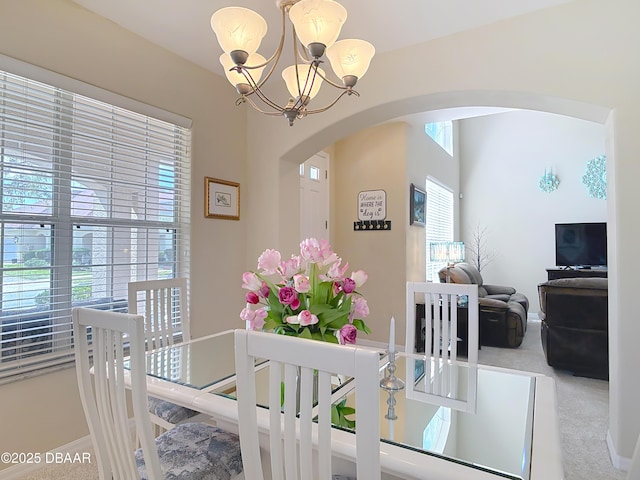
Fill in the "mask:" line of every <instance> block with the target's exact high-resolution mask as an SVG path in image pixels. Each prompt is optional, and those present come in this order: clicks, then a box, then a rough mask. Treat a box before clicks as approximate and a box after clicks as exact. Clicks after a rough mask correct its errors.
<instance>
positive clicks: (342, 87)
mask: <svg viewBox="0 0 640 480" xmlns="http://www.w3.org/2000/svg"><path fill="white" fill-rule="evenodd" d="M318 75H319V76H320V78H322V80H324V81H325V82H327V83H328V84H329V85H332V86H334V87H336V88H338V89H340V90H351V88H350V87H345V86H344V85H340V84H339V83H336V82H334V81H333V80H331V79H330V78H327V77H326V76H325V75H322V74H321V73H320V72H318ZM357 96H360V95H357Z"/></svg>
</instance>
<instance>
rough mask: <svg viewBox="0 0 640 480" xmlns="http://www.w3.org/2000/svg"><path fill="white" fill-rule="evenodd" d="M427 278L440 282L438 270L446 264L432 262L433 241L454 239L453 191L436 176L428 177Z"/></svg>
mask: <svg viewBox="0 0 640 480" xmlns="http://www.w3.org/2000/svg"><path fill="white" fill-rule="evenodd" d="M426 192H427V222H426V228H425V230H426V237H427V241H426V245H427V269H426V274H427V280H431V281H434V282H438V281H439V279H438V271H439V270H440V269H441V268H442V267H444V266H445V264H444V263H442V262H432V261H431V260H430V258H429V244H430V243H431V242H450V241H453V191H452V190H451V189H449V188H447V187H445V186H444V185H442V184H440V183H439V182H438V181H437V180H435V179H434V178H431V177H429V178H427V183H426Z"/></svg>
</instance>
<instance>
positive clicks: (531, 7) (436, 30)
mask: <svg viewBox="0 0 640 480" xmlns="http://www.w3.org/2000/svg"><path fill="white" fill-rule="evenodd" d="M73 1H74V2H75V3H77V4H78V5H81V6H83V7H85V8H87V9H88V10H91V11H93V12H95V13H97V14H98V15H101V16H103V17H105V18H108V19H109V20H111V21H113V22H114V23H116V24H118V25H120V26H122V27H124V28H125V29H127V30H130V31H132V32H134V33H136V34H138V35H140V36H141V37H143V38H145V39H147V40H149V41H151V42H153V43H155V44H157V45H160V46H161V47H164V48H166V49H167V50H170V51H171V52H173V53H175V54H177V55H180V56H181V57H184V58H185V59H187V60H190V61H191V62H193V63H196V64H198V65H201V66H202V67H204V68H206V69H208V70H211V71H212V72H214V73H217V74H219V75H223V70H222V66H221V65H220V64H219V62H218V57H219V56H220V54H221V53H222V49H221V48H220V46H219V45H218V43H217V41H216V38H215V34H214V33H213V31H212V30H211V27H210V23H209V21H210V18H211V15H212V14H213V12H215V11H216V10H218V9H220V8H222V7H227V6H231V5H238V6H243V7H247V8H250V9H252V10H255V11H256V12H258V13H259V14H260V15H262V16H263V17H264V18H265V20H266V21H267V23H268V25H269V28H270V29H269V31H268V32H267V35H266V36H265V38H264V40H263V41H262V46H261V47H260V49H259V51H260V53H262V54H263V55H264V56H265V57H266V58H269V56H270V55H271V53H273V51H274V50H275V48H276V45H277V43H278V40H279V37H280V28H281V27H280V11H279V9H278V8H277V7H276V2H275V0H268V1H265V0H73ZM570 1H572V0H396V1H383V0H340V3H341V4H342V5H344V7H345V8H346V9H347V11H348V15H349V16H348V18H347V21H346V22H345V24H344V26H343V28H342V33H341V34H340V37H339V38H361V39H363V40H367V41H369V42H371V43H372V44H373V45H374V46H375V48H376V52H378V53H381V52H387V51H392V50H396V49H399V48H403V47H406V46H409V45H415V44H418V43H422V42H425V41H427V40H431V39H434V38H437V37H442V36H445V35H449V34H452V33H456V32H460V31H464V30H469V29H472V28H476V27H479V26H482V25H487V24H490V23H493V22H496V21H499V20H503V19H506V18H510V17H514V16H517V15H522V14H525V13H529V12H532V11H535V10H540V9H544V8H548V7H552V6H556V5H560V4H563V3H568V2H570ZM374 61H375V57H374Z"/></svg>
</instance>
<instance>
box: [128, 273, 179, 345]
mask: <svg viewBox="0 0 640 480" xmlns="http://www.w3.org/2000/svg"><path fill="white" fill-rule="evenodd" d="M139 292H144V312H143V313H144V317H145V337H146V340H147V350H154V349H156V348H159V347H165V346H167V345H173V343H174V337H175V334H176V331H175V328H174V325H173V321H174V319H173V312H174V309H175V308H176V307H177V308H179V314H180V322H181V329H182V341H184V342H186V341H189V340H190V339H191V332H190V329H189V301H188V292H187V279H186V278H183V277H181V278H167V279H161V280H142V281H138V282H129V284H128V307H129V313H133V314H137V313H138V293H139ZM174 300H175V301H176V302H177V304H175V305H174Z"/></svg>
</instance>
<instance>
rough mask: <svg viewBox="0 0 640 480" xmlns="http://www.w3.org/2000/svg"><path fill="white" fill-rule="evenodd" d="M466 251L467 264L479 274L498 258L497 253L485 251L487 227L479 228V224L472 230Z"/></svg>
mask: <svg viewBox="0 0 640 480" xmlns="http://www.w3.org/2000/svg"><path fill="white" fill-rule="evenodd" d="M466 249H467V251H468V252H469V254H468V258H469V260H468V262H469V263H471V264H472V265H474V266H475V267H476V268H477V269H478V271H479V272H481V271H482V269H483V268H484V267H486V266H487V264H489V263H491V262H493V261H494V260H495V259H496V257H497V256H498V252H496V251H494V250H487V227H480V224H477V225H476V227H475V229H474V230H473V235H472V238H471V242H470V243H469V244H468V245H466Z"/></svg>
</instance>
